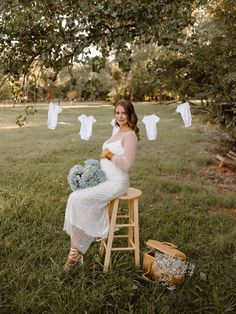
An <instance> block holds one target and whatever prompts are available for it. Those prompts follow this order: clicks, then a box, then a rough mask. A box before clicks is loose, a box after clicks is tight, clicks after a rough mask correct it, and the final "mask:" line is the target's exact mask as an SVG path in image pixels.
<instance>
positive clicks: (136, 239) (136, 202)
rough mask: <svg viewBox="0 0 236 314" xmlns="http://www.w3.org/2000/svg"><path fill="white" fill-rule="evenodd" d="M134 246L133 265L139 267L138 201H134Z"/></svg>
mask: <svg viewBox="0 0 236 314" xmlns="http://www.w3.org/2000/svg"><path fill="white" fill-rule="evenodd" d="M133 202H134V225H135V226H134V245H135V252H134V254H135V265H136V267H140V253H139V222H138V199H135V200H134V201H133Z"/></svg>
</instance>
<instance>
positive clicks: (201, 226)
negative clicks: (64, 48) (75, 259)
mask: <svg viewBox="0 0 236 314" xmlns="http://www.w3.org/2000/svg"><path fill="white" fill-rule="evenodd" d="M62 106H63V104H62ZM175 108H176V104H169V105H157V104H136V111H137V114H138V117H139V127H140V129H141V137H142V139H141V141H140V142H139V144H138V151H137V159H136V163H135V166H134V168H133V170H132V172H131V174H130V181H131V185H132V186H134V187H136V188H139V189H141V190H142V191H143V195H142V197H141V199H140V211H139V215H140V245H141V251H142V253H143V252H144V251H145V250H146V246H145V241H147V240H148V239H157V240H160V241H169V242H173V243H175V244H176V245H178V248H179V249H180V250H182V251H183V252H184V253H185V254H186V255H187V256H188V258H189V260H190V261H191V262H192V263H193V264H194V265H195V272H194V274H193V276H192V277H191V278H188V279H187V280H186V281H185V282H184V283H183V284H181V285H180V286H178V287H177V289H175V290H174V291H169V290H168V289H166V287H163V286H158V285H156V284H152V283H148V282H146V281H143V279H142V277H141V273H140V272H138V271H136V270H135V268H134V266H133V260H132V257H131V256H130V255H126V254H124V253H119V254H114V255H113V262H112V268H111V271H110V272H108V273H107V274H104V273H103V272H102V261H101V259H100V258H99V257H98V255H97V253H98V247H99V244H98V243H94V244H93V245H92V246H91V248H90V249H89V251H88V253H87V254H86V263H85V265H84V266H83V267H82V268H80V269H79V270H78V268H77V269H75V270H72V271H71V272H69V273H68V272H64V271H63V269H62V266H63V264H64V262H65V259H66V257H67V254H68V249H69V238H68V236H67V235H66V234H65V233H64V232H63V231H62V227H63V220H64V210H65V206H66V201H67V197H68V195H69V193H70V188H69V186H68V184H67V179H66V177H67V174H68V171H69V169H70V168H71V167H72V166H73V165H74V164H76V163H82V162H83V161H84V160H85V159H88V158H93V159H98V158H99V153H100V149H101V145H102V143H103V142H104V140H105V139H107V138H108V137H109V136H110V135H111V131H112V128H111V125H110V121H111V119H112V117H113V109H112V107H89V106H88V107H84V108H80V107H76V108H70V107H64V110H63V112H62V113H61V114H60V115H59V121H63V122H70V123H71V124H67V125H58V126H57V128H56V129H55V130H49V129H47V106H38V113H37V114H36V115H35V116H32V117H30V118H29V120H28V122H27V125H26V127H23V128H15V127H14V123H15V118H16V116H17V114H18V113H22V108H18V107H16V108H8V107H5V108H0V147H1V155H0V176H1V181H0V216H1V217H0V221H1V222H0V236H1V242H0V255H1V268H0V294H1V300H0V313H1V314H5V313H58V314H59V313H148V314H149V313H235V312H236V302H235V295H236V288H235V283H236V276H235V264H236V256H235V246H236V224H235V217H234V216H232V215H231V214H229V213H227V212H226V211H222V210H219V209H222V208H224V209H232V208H236V199H235V194H233V191H232V189H228V188H227V182H228V181H227V177H226V176H222V175H221V174H219V172H217V171H218V170H217V171H216V170H213V169H214V168H211V166H212V164H213V163H214V162H215V156H214V154H213V153H210V152H209V150H208V148H209V147H210V146H212V145H214V141H213V135H214V134H215V133H214V132H216V130H215V129H213V127H206V126H204V125H203V124H202V120H203V118H202V117H201V116H199V115H196V116H193V125H192V126H191V127H190V128H187V129H186V128H184V127H183V123H182V120H181V117H180V115H179V114H177V113H176V112H175ZM82 113H84V114H92V115H94V116H95V118H96V119H97V122H96V124H95V125H94V128H93V136H92V138H91V140H90V141H82V140H80V138H79V122H78V120H77V117H78V116H79V115H80V114H82ZM153 113H156V114H157V115H158V116H159V117H160V118H161V120H160V122H159V123H158V125H157V126H158V138H157V140H156V141H148V140H147V138H146V134H145V129H144V125H143V124H142V123H141V120H142V118H143V116H144V114H153ZM217 180H218V181H217ZM228 180H229V179H228ZM230 180H231V181H230V182H231V184H232V178H231V179H230ZM219 183H220V184H221V188H219ZM222 185H223V188H222Z"/></svg>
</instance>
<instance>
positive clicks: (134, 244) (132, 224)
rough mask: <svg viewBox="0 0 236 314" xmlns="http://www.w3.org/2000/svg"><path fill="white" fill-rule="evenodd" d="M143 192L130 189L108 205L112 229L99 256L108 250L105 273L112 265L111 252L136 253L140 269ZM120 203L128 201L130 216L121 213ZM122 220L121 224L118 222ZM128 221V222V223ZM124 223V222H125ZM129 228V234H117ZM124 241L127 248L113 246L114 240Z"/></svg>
mask: <svg viewBox="0 0 236 314" xmlns="http://www.w3.org/2000/svg"><path fill="white" fill-rule="evenodd" d="M141 195H142V192H141V191H140V190H138V189H135V188H132V187H130V188H128V191H127V193H126V194H125V195H122V196H120V197H118V198H116V199H114V200H112V201H111V202H110V203H109V205H108V214H109V217H110V228H109V234H108V238H107V239H103V240H102V241H101V246H100V249H99V254H100V255H102V254H103V251H104V249H105V250H106V254H105V260H104V267H103V271H104V272H107V271H108V267H109V264H110V257H111V252H114V251H129V252H134V259H135V265H136V267H137V268H138V267H140V252H139V221H138V220H139V219H138V199H139V198H140V196H141ZM119 201H127V203H128V214H124V213H121V214H120V213H119V214H118V210H119ZM120 219H122V221H121V222H120V223H118V221H117V220H120ZM127 220H128V221H127ZM123 221H124V222H123ZM123 227H125V228H127V229H128V230H127V231H128V233H125V234H124V233H123V234H115V232H116V231H118V230H119V229H120V228H123ZM115 239H121V240H122V239H123V240H125V242H126V241H127V242H126V243H127V245H126V246H123V247H117V246H115V247H114V246H113V240H115Z"/></svg>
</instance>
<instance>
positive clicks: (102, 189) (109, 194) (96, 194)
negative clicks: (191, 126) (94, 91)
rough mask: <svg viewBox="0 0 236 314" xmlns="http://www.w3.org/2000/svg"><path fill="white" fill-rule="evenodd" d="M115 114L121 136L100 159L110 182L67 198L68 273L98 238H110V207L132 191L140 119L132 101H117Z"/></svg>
mask: <svg viewBox="0 0 236 314" xmlns="http://www.w3.org/2000/svg"><path fill="white" fill-rule="evenodd" d="M114 114H115V121H116V125H117V126H118V127H119V132H118V133H116V134H115V135H113V136H112V137H111V138H109V139H108V140H107V141H106V142H105V143H104V144H103V147H102V151H101V155H100V158H101V160H100V164H101V169H102V170H103V171H104V173H105V175H106V179H107V180H106V181H105V182H103V183H100V184H98V185H96V186H94V187H89V188H86V189H83V190H77V191H75V192H73V193H71V194H70V196H69V198H68V202H67V207H66V213H65V222H64V230H65V231H66V232H67V233H68V234H69V235H70V239H71V244H70V253H69V256H68V258H67V261H66V263H65V266H64V268H65V269H70V268H71V267H72V266H74V265H76V264H78V263H81V264H82V263H83V255H84V254H85V252H86V251H87V249H88V248H89V246H90V244H91V243H92V242H93V241H94V239H95V238H96V237H99V238H106V237H107V235H108V231H109V225H110V222H109V217H108V211H107V205H108V204H109V202H110V201H111V200H113V199H115V198H117V197H119V196H121V195H124V194H125V193H126V192H127V190H128V187H129V175H128V172H129V170H130V169H131V167H132V165H133V163H134V160H135V153H136V146H137V141H138V140H139V129H138V127H137V122H138V118H137V115H136V113H135V110H134V106H133V104H132V103H131V102H130V101H129V100H120V101H118V102H117V103H116V105H115V109H114Z"/></svg>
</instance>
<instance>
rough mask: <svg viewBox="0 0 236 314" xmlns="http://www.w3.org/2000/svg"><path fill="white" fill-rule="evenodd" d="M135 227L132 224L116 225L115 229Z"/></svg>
mask: <svg viewBox="0 0 236 314" xmlns="http://www.w3.org/2000/svg"><path fill="white" fill-rule="evenodd" d="M134 226H135V225H134V223H132V224H118V225H116V227H118V228H121V227H134Z"/></svg>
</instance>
